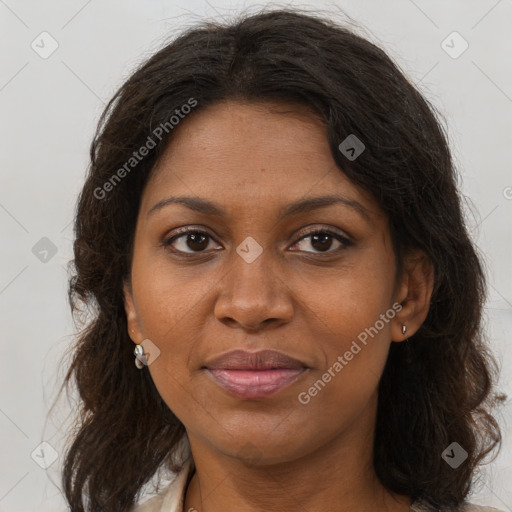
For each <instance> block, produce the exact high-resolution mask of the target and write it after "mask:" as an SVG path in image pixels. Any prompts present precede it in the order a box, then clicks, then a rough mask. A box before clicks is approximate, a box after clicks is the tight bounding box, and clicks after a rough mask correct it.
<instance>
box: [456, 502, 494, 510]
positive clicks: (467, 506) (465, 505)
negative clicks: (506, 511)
mask: <svg viewBox="0 0 512 512" xmlns="http://www.w3.org/2000/svg"><path fill="white" fill-rule="evenodd" d="M460 512H503V511H502V510H500V509H497V508H493V507H483V506H481V505H473V504H472V503H463V504H462V505H461V507H460Z"/></svg>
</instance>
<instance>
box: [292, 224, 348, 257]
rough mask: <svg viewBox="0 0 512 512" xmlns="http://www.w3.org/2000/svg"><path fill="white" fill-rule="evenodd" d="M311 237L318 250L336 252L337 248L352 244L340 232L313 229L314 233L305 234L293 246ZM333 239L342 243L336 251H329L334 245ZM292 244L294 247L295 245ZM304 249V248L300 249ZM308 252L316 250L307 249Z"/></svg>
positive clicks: (314, 246) (312, 244)
mask: <svg viewBox="0 0 512 512" xmlns="http://www.w3.org/2000/svg"><path fill="white" fill-rule="evenodd" d="M308 239H310V242H309V243H310V245H311V246H312V247H313V248H314V249H316V250H317V251H318V252H320V253H322V252H334V251H335V250H337V249H340V248H341V247H348V246H349V245H352V242H351V241H350V240H349V239H348V238H346V237H344V236H342V235H340V234H338V233H333V232H332V231H328V230H325V229H324V230H319V231H313V232H312V233H308V234H307V235H305V236H303V237H302V238H301V239H300V240H299V241H298V242H295V244H294V245H293V246H296V245H299V244H301V243H302V242H304V241H306V240H308ZM333 239H334V240H335V241H336V242H338V244H340V245H339V246H338V247H337V248H335V250H334V251H329V249H330V248H331V247H332V243H333ZM293 246H292V247H293ZM299 250H302V249H299ZM306 252H315V251H306Z"/></svg>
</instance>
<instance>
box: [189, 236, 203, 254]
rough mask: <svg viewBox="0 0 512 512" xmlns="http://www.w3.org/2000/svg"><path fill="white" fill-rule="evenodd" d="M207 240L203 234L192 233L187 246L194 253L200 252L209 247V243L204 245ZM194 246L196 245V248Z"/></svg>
mask: <svg viewBox="0 0 512 512" xmlns="http://www.w3.org/2000/svg"><path fill="white" fill-rule="evenodd" d="M206 240H207V238H206V236H205V235H202V234H201V233H190V234H189V235H188V240H187V244H188V246H189V248H190V249H192V250H194V251H200V250H203V249H206V247H208V242H207V243H206V244H205V243H204V242H205V241H206ZM194 244H196V245H195V246H194Z"/></svg>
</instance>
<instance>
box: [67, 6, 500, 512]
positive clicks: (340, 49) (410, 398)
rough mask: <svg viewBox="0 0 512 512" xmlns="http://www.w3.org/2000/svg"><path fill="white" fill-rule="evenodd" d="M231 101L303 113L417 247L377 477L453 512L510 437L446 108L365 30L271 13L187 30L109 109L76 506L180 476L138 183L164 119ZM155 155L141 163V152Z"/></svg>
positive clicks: (87, 235)
mask: <svg viewBox="0 0 512 512" xmlns="http://www.w3.org/2000/svg"><path fill="white" fill-rule="evenodd" d="M223 100H243V101H250V102H260V101H267V100H268V101H277V102H286V103H290V102H295V103H297V104H301V105H306V106H309V107H310V109H311V110H312V111H313V112H314V113H315V115H318V116H320V118H321V119H322V120H323V121H324V122H325V125H326V128H327V134H328V140H329V144H330V147H331V151H332V156H333V158H334V160H335V162H336V163H337V165H338V166H339V168H340V172H343V173H345V174H346V175H347V176H348V178H349V179H350V180H351V181H352V182H353V183H355V184H357V185H359V186H360V187H363V188H364V189H365V190H367V191H369V192H370V193H371V194H372V196H373V197H374V198H375V200H376V201H377V202H378V204H379V205H380V207H381V208H382V210H384V212H385V213H386V214H387V216H388V219H389V226H390V230H391V235H392V240H393V247H394V250H395V254H396V262H397V269H398V271H400V269H401V268H402V267H401V263H402V260H403V256H404V254H405V253H406V252H407V250H408V249H411V248H420V249H422V250H423V251H424V252H425V253H426V254H427V255H428V257H429V258H430V260H431V262H432V265H433V268H434V275H435V282H434V290H433V293H432V298H431V304H430V310H429V313H428V316H427V318H426V320H425V322H424V323H423V325H422V326H421V328H420V329H419V330H418V332H417V333H416V334H414V336H413V337H412V338H411V339H410V340H409V341H408V342H406V343H392V346H391V350H390V353H389V358H388V361H387V364H386V367H385V369H384V373H383V375H382V378H381V381H380V385H379V402H378V413H377V423H376V434H375V446H374V467H375V471H376V473H377V476H378V478H379V479H380V481H381V482H382V484H383V485H384V486H385V487H386V488H387V489H389V490H390V491H393V492H396V493H400V494H403V495H407V496H409V497H411V498H412V499H417V498H423V499H425V500H426V501H427V502H429V503H430V504H432V505H435V506H438V507H441V506H448V507H456V506H457V505H458V504H459V503H461V502H462V501H463V500H464V498H465V497H466V496H467V494H468V492H469V490H470V486H471V483H472V478H473V475H474V472H475V470H476V468H477V465H478V464H479V463H480V462H482V459H483V458H484V457H485V456H486V455H487V454H489V453H491V452H492V451H493V450H494V449H496V448H499V443H500V441H501V437H500V430H499V427H498V425H497V422H496V421H495V419H494V417H493V415H492V414H491V413H492V405H493V402H492V395H491V390H492V384H493V379H494V378H495V374H496V371H497V370H496V365H495V362H494V360H493V359H492V357H491V355H490V354H489V352H488V350H487V348H486V345H485V337H484V333H483V330H482V326H481V313H482V308H483V302H484V300H485V293H486V290H485V278H484V272H483V268H482V262H481V258H480V256H479V255H478V254H477V252H476V249H475V247H474V246H473V244H472V242H471V239H470V236H469V234H468V229H467V227H466V224H465V219H464V216H463V212H462V204H461V199H460V196H459V193H458V190H457V175H456V170H455V168H454V164H453V161H452V158H451V155H450V151H449V148H448V144H447V136H446V133H445V131H444V129H443V127H442V124H441V123H440V121H439V118H440V115H439V113H438V112H437V110H436V109H435V108H434V107H433V106H432V105H431V104H430V103H429V102H428V101H427V100H426V99H425V98H424V97H423V96H422V95H421V94H420V93H419V92H418V90H417V89H416V88H415V86H414V85H413V84H412V83H411V82H410V81H409V80H408V79H407V78H406V76H405V75H404V73H403V72H402V71H401V70H400V68H399V67H398V66H397V65H396V64H395V63H394V62H393V61H392V60H391V59H390V58H389V57H388V56H387V55H386V53H385V52H384V51H383V50H382V49H380V48H379V47H377V46H376V45H374V44H372V43H371V42H369V41H368V40H367V39H366V38H364V37H362V36H359V35H356V33H355V32H354V31H353V30H352V29H349V28H348V27H344V26H341V25H338V24H337V23H334V22H332V21H330V20H328V19H326V18H325V19H324V18H322V17H320V16H318V15H314V14H311V13H305V12H303V11H298V10H297V9H293V10H292V9H278V10H271V11H262V12H260V13H258V14H255V15H239V17H238V18H237V19H236V20H235V21H232V22H230V23H213V22H203V23H201V24H199V25H197V26H194V27H192V28H190V29H188V30H187V31H186V32H184V33H182V34H181V35H179V36H178V37H177V38H176V39H175V40H174V41H173V42H172V43H170V44H168V45H167V46H165V47H164V48H163V49H161V50H160V51H158V52H157V53H156V54H155V55H153V56H152V57H151V58H150V59H149V60H147V61H146V62H145V63H143V64H142V65H141V66H140V67H139V68H138V69H137V70H136V72H134V73H133V75H132V76H131V77H130V78H129V79H128V80H127V81H126V82H125V83H124V85H122V87H121V88H120V89H119V90H118V91H117V93H116V94H115V96H114V97H113V98H112V100H111V101H110V102H109V104H108V105H107V107H106V109H105V111H104V112H103V114H102V116H101V119H100V122H99V124H98V129H97V132H96V135H95V138H94V141H93V143H92V146H91V150H90V157H91V163H90V168H89V171H88V175H87V178H86V181H85V184H84V186H83V189H82V191H81V193H80V197H79V200H78V205H77V211H76V218H75V227H74V228H75V241H74V260H73V263H74V268H73V275H72V276H71V278H70V282H69V300H70V304H71V307H72V310H73V313H74V315H75V316H76V317H80V315H81V313H84V312H85V311H88V316H87V319H86V320H84V321H83V324H85V325H83V328H82V329H81V331H80V332H79V335H78V337H77V343H76V346H75V347H74V348H73V359H72V363H71V365H70V367H69V370H68V372H67V375H66V378H65V384H66V386H69V384H70V380H71V378H72V377H73V378H74V382H75V383H76V386H77V390H78V393H79V396H80V399H81V402H80V403H81V407H80V410H79V424H78V425H77V427H76V435H75V436H74V438H73V442H72V444H71V445H70V447H69V449H68V450H67V452H66V458H65V465H64V470H63V486H64V491H65V495H66V499H67V500H68V502H69V504H70V506H71V510H72V511H73V512H81V511H84V510H87V511H95V512H96V511H98V510H101V511H102V512H110V511H112V512H119V511H125V510H130V508H131V507H132V506H133V505H134V503H136V501H137V500H138V499H139V498H140V495H141V489H142V487H143V486H144V485H145V484H146V483H147V482H149V481H150V479H151V478H152V477H153V476H154V475H155V473H156V471H157V470H158V469H159V468H160V467H167V468H168V469H170V470H173V471H175V470H178V469H179V462H177V461H176V459H174V458H173V454H174V452H175V450H176V447H177V443H178V441H179V440H180V438H181V437H182V436H183V434H184V433H185V429H184V426H183V424H182V423H181V422H180V421H179V420H178V419H177V418H176V416H175V415H174V414H173V412H172V411H171V410H170V409H169V407H168V406H167V405H166V404H165V402H164V401H163V400H162V398H161V396H160V395H159V393H158V391H157V389H156V387H155V385H154V383H153V381H152V379H151V376H150V374H149V372H148V371H139V370H138V369H137V368H136V367H135V365H134V356H133V346H134V345H133V343H132V341H131V340H130V338H129V337H128V333H127V322H126V316H125V310H124V307H123V291H122V285H123V281H124V279H126V278H127V276H128V275H129V271H130V265H131V253H132V245H133V238H134V230H135V222H136V219H137V214H138V209H139V205H140V199H141V194H142V191H143V189H144V185H145V183H146V182H147V180H148V177H149V175H150V172H151V170H152V168H153V167H154V164H155V162H156V160H157V158H158V157H159V155H160V154H161V153H162V150H163V149H164V148H165V147H166V144H167V142H168V141H169V140H170V138H171V137H172V135H173V122H174V121H172V122H171V121H170V117H171V116H172V115H173V114H174V113H175V111H176V109H178V110H180V109H181V107H182V106H183V105H187V104H188V105H193V107H192V108H191V109H188V110H187V112H188V111H190V110H192V111H191V112H190V113H189V114H188V115H190V116H193V115H194V113H195V112H198V111H200V110H201V109H203V108H205V107H207V106H208V105H212V104H214V103H216V102H219V101H223ZM194 102H195V103H194ZM184 111H185V110H183V112H184ZM180 112H182V110H180ZM181 122H186V120H184V121H181ZM165 123H167V124H165ZM158 127H161V129H160V131H157V132H155V130H156V129H157V128H158ZM162 127H166V129H164V128H162ZM155 133H158V134H159V136H155ZM350 134H354V135H356V136H357V137H358V138H359V139H360V140H361V141H362V142H363V143H364V144H365V151H364V152H363V153H362V154H361V156H359V158H357V159H355V160H352V161H351V160H350V159H348V158H346V157H345V156H344V155H343V154H342V153H341V151H340V149H339V148H338V146H339V145H340V143H341V142H342V141H343V140H344V139H345V138H346V137H347V136H348V135H350ZM148 137H151V139H152V141H153V143H151V144H150V143H148V140H149V139H148ZM144 145H146V147H149V146H152V147H151V148H150V149H149V152H148V154H147V155H146V156H145V157H144V158H140V161H139V160H137V162H134V161H133V160H130V159H131V158H133V154H134V152H137V151H138V150H139V149H140V148H141V147H142V146H144ZM127 162H130V164H129V165H127ZM121 169H124V172H123V171H121ZM453 441H456V442H457V443H458V444H459V445H460V446H461V447H463V448H464V450H466V452H467V453H468V458H467V460H466V461H465V462H464V463H463V464H462V465H461V466H460V467H459V468H457V469H456V470H454V469H452V467H450V466H449V465H448V464H447V463H446V462H445V461H444V460H443V458H442V457H441V453H442V452H443V450H445V448H447V447H448V446H449V445H450V443H452V442H453Z"/></svg>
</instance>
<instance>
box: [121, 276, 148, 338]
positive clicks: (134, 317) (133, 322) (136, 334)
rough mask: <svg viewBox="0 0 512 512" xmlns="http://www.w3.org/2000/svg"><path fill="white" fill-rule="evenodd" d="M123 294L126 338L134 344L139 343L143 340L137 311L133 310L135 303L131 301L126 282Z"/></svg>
mask: <svg viewBox="0 0 512 512" xmlns="http://www.w3.org/2000/svg"><path fill="white" fill-rule="evenodd" d="M123 293H124V310H125V312H126V321H127V329H128V336H130V338H131V339H132V341H133V342H134V343H140V342H141V340H143V339H144V336H143V335H142V328H141V325H140V322H139V315H138V313H137V309H136V308H135V303H134V300H133V292H132V287H131V284H130V283H129V282H128V281H125V282H124V285H123Z"/></svg>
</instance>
